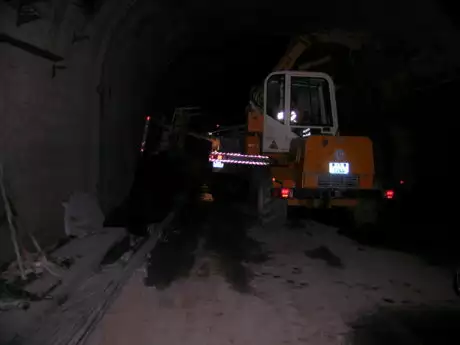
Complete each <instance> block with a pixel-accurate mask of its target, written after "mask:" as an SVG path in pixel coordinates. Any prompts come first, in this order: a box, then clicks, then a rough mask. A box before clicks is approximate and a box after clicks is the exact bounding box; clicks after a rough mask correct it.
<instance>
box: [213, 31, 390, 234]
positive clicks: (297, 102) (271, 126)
mask: <svg viewBox="0 0 460 345" xmlns="http://www.w3.org/2000/svg"><path fill="white" fill-rule="evenodd" d="M309 46H311V40H309V37H307V36H302V37H300V38H299V39H298V40H297V41H296V42H294V43H293V44H292V45H291V47H290V49H289V50H288V52H287V54H286V55H285V56H284V57H283V58H282V59H281V60H280V63H279V64H278V65H277V67H276V68H275V71H274V72H272V73H271V74H269V75H268V76H267V78H266V79H265V83H264V87H263V94H261V93H260V92H257V90H255V91H254V90H253V94H255V95H254V96H253V97H252V99H251V104H250V107H249V109H248V111H247V125H246V133H245V145H244V152H241V153H234V152H228V150H225V145H223V147H221V150H220V151H214V152H212V153H211V155H210V161H212V162H213V164H214V166H218V167H220V168H223V167H224V166H225V165H226V164H229V163H235V164H252V165H254V166H255V169H253V170H252V174H251V177H250V179H251V184H252V185H253V186H254V191H255V194H256V197H255V200H257V211H258V214H259V219H260V220H261V222H262V223H263V224H265V225H269V224H280V222H283V221H284V219H285V217H286V215H287V208H288V207H289V206H297V207H308V208H335V207H344V208H347V209H348V210H349V211H350V214H351V215H352V216H353V220H354V222H355V224H356V225H358V226H360V225H364V224H367V223H375V222H376V221H377V218H378V210H379V205H380V204H381V202H382V201H383V200H385V198H386V199H392V198H393V197H394V192H393V191H391V190H389V191H384V190H382V189H381V188H380V187H379V186H378V184H377V180H376V177H375V169H374V154H373V144H372V141H371V139H370V138H368V137H364V136H341V135H340V134H339V123H338V116H337V108H336V99H335V85H334V82H333V80H332V78H331V77H330V76H329V75H327V74H325V73H321V72H309V71H299V70H290V69H291V68H293V66H294V65H295V62H296V61H297V59H298V58H299V56H300V55H301V54H302V53H303V52H304V51H305V50H306V49H307V48H308V47H309ZM324 61H329V59H326V58H323V59H320V61H319V62H318V61H316V62H314V63H310V64H307V67H306V68H307V69H308V68H310V67H311V66H313V65H314V66H318V64H321V63H322V62H324ZM304 66H305V65H304ZM224 151H227V152H224ZM232 155H236V156H237V158H238V160H237V161H236V162H235V161H233V162H232V160H230V159H229V158H230V157H232ZM233 157H234V156H233ZM243 161H244V163H243ZM247 162H250V163H247Z"/></svg>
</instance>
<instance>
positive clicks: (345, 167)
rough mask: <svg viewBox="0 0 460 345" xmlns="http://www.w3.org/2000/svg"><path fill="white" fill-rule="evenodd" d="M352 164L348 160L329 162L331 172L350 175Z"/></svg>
mask: <svg viewBox="0 0 460 345" xmlns="http://www.w3.org/2000/svg"><path fill="white" fill-rule="evenodd" d="M349 173H350V164H349V163H347V162H329V174H334V175H348V174H349Z"/></svg>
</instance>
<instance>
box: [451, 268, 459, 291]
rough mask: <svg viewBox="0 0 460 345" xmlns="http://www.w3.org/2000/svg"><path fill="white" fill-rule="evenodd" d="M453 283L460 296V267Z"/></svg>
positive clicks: (456, 271)
mask: <svg viewBox="0 0 460 345" xmlns="http://www.w3.org/2000/svg"><path fill="white" fill-rule="evenodd" d="M453 283H454V291H455V293H456V294H457V296H460V267H458V268H457V269H456V270H455V273H454V281H453Z"/></svg>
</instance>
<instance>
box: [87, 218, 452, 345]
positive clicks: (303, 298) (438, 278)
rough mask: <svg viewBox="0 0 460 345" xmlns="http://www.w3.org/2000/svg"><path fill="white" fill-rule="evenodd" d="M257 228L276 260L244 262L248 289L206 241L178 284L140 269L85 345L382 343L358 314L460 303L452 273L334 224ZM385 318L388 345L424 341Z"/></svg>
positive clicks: (254, 232)
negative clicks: (231, 278) (159, 284)
mask: <svg viewBox="0 0 460 345" xmlns="http://www.w3.org/2000/svg"><path fill="white" fill-rule="evenodd" d="M250 235H251V236H252V237H253V238H255V239H256V240H258V241H261V243H262V247H263V249H264V250H265V251H266V253H267V254H268V257H269V259H268V260H266V261H265V262H262V263H250V264H249V263H246V264H245V266H246V268H247V269H248V270H249V271H250V272H252V278H253V279H252V280H251V281H250V289H249V291H247V292H238V291H237V290H235V289H234V288H232V286H231V285H230V284H229V283H228V282H227V281H226V279H225V278H224V277H223V275H222V267H221V266H220V265H221V262H220V261H219V260H218V259H217V256H216V255H215V253H212V252H210V251H207V250H206V249H205V246H198V249H197V250H196V251H195V256H196V259H195V261H194V262H195V264H194V267H193V269H192V270H191V271H190V274H189V276H188V277H185V278H181V279H179V280H176V281H175V282H173V283H172V285H171V286H170V287H167V288H165V289H161V290H160V289H155V288H148V287H146V286H144V284H143V278H144V275H145V272H144V270H143V269H139V270H138V271H136V272H135V274H133V276H132V277H131V279H130V280H129V282H128V283H127V285H126V286H125V287H124V289H123V291H122V293H121V295H120V297H119V299H118V300H117V301H116V302H115V303H114V304H113V306H112V307H111V308H110V309H109V311H108V312H107V313H106V315H105V316H104V318H103V319H102V320H101V322H100V324H99V325H98V326H97V327H96V329H95V331H94V333H93V334H92V335H91V336H90V338H89V339H88V342H87V343H86V345H105V344H107V345H109V344H110V345H117V344H120V345H121V344H138V345H142V344H161V345H166V344H168V345H175V344H184V343H187V344H190V345H193V344H197V345H203V344H212V345H220V344H253V345H257V344H261V345H262V344H264V345H267V344H273V345H279V344H315V345H321V344H345V343H348V344H377V343H378V344H382V342H379V339H383V338H382V336H381V333H378V332H377V333H376V332H374V328H375V327H377V326H375V325H372V324H366V325H364V326H361V328H363V327H364V328H365V329H366V330H367V329H368V330H369V332H371V335H370V336H368V335H369V334H368V333H366V334H367V336H368V338H366V339H367V340H362V337H361V335H359V337H358V335H357V332H358V331H357V329H358V330H359V329H360V327H358V326H356V325H357V323H358V322H359V320H361V319H363V318H365V316H366V315H373V314H378V313H379V312H380V311H381V310H382V309H385V308H390V309H392V310H393V312H394V313H395V314H398V312H399V311H400V310H407V309H411V308H412V309H413V308H422V309H423V310H425V309H426V308H429V307H436V308H440V309H441V310H444V309H446V308H451V307H455V306H457V307H458V303H457V301H456V299H455V296H454V294H453V292H452V291H451V290H450V287H451V285H450V277H449V274H448V273H447V272H445V271H444V270H442V269H440V268H438V267H434V266H428V265H427V264H426V263H424V262H422V261H421V260H419V259H418V258H416V257H413V256H409V255H407V254H403V253H398V252H392V251H387V250H381V249H374V248H371V247H366V246H362V245H358V244H356V243H355V242H353V241H352V240H350V239H348V238H346V237H342V236H340V235H338V234H337V231H336V229H335V228H332V227H328V226H325V225H321V224H318V223H315V222H308V223H307V224H305V225H302V226H300V228H299V229H287V228H286V229H283V230H282V231H280V232H277V233H276V232H264V231H262V230H260V229H257V228H253V229H252V230H251V231H250ZM337 260H340V261H337ZM338 262H339V263H340V264H337V263H338ZM158 264H159V265H162V263H158ZM164 264H167V263H164ZM416 315H417V317H418V316H420V315H424V312H423V311H420V312H417V313H416ZM457 315H458V313H457ZM381 319H382V322H383V323H382V322H380V323H379V327H380V328H381V329H383V330H386V331H389V330H391V331H392V332H393V333H394V334H396V335H395V338H394V339H393V340H392V341H391V342H387V344H388V343H392V344H403V343H404V344H406V345H407V344H420V343H419V342H417V335H418V334H417V332H416V331H414V329H416V328H412V329H411V328H407V327H406V326H405V325H403V324H402V321H401V324H400V323H399V322H400V321H398V320H400V319H398V318H397V317H394V316H392V317H387V318H385V317H384V316H382V317H381ZM401 320H402V319H401ZM433 324H434V323H433V322H428V323H427V326H425V328H429V327H434V326H432V325H433ZM430 325H431V326H430ZM366 327H368V328H366ZM453 329H454V328H453ZM379 330H380V329H379ZM433 331H436V330H435V329H433ZM372 332H374V333H372ZM446 332H447V331H446V330H444V331H443V333H444V334H445V333H446ZM360 334H361V333H360ZM376 334H377V335H376ZM360 337H361V338H360ZM386 339H387V340H388V337H387V338H386ZM395 339H397V340H398V341H396V342H395ZM457 340H458V339H457ZM447 343H449V342H444V343H443V344H447ZM454 343H455V342H454ZM424 344H425V343H424ZM429 344H432V343H431V342H430V343H429ZM433 344H435V342H434V343H433Z"/></svg>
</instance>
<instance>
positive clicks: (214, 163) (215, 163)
mask: <svg viewBox="0 0 460 345" xmlns="http://www.w3.org/2000/svg"><path fill="white" fill-rule="evenodd" d="M212 167H213V168H217V169H222V168H223V167H224V163H222V162H219V161H214V162H212Z"/></svg>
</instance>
